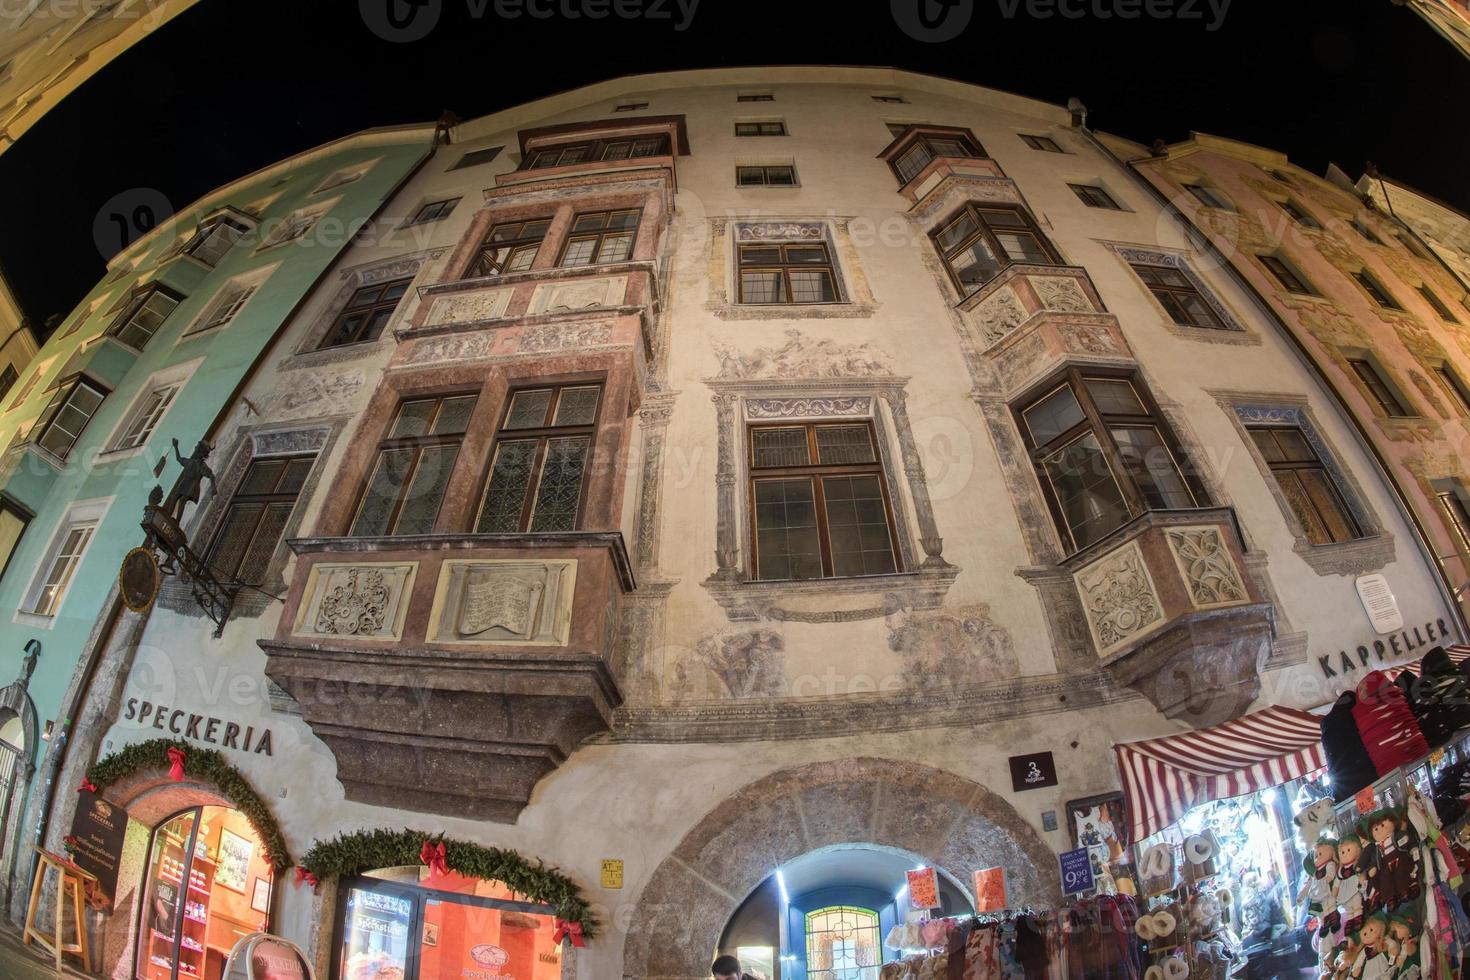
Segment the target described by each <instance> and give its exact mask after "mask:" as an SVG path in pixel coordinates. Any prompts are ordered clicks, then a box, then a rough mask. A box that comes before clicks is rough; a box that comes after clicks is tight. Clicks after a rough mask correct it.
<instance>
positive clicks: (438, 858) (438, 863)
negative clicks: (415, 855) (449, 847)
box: [419, 840, 449, 878]
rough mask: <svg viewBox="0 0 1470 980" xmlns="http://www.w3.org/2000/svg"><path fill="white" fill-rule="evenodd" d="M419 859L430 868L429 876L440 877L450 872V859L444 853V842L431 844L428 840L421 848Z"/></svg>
mask: <svg viewBox="0 0 1470 980" xmlns="http://www.w3.org/2000/svg"><path fill="white" fill-rule="evenodd" d="M419 861H420V862H421V863H423V864H425V865H428V868H429V877H431V878H438V877H442V876H444V875H447V874H449V861H448V858H447V857H446V855H445V853H444V842H443V841H442V840H441V841H440V842H439V843H438V844H431V843H429V842H428V841H427V840H425V841H424V846H423V847H421V848H419Z"/></svg>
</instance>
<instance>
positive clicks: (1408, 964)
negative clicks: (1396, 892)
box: [1388, 910, 1420, 980]
mask: <svg viewBox="0 0 1470 980" xmlns="http://www.w3.org/2000/svg"><path fill="white" fill-rule="evenodd" d="M1388 935H1389V938H1390V939H1392V940H1393V941H1394V943H1396V944H1397V946H1398V954H1397V955H1396V956H1395V957H1394V961H1393V970H1394V973H1393V976H1394V980H1419V978H1420V967H1419V923H1418V916H1416V915H1415V914H1414V913H1413V912H1412V911H1405V910H1401V911H1399V912H1398V913H1397V914H1395V915H1393V916H1391V917H1390V918H1389V920H1388Z"/></svg>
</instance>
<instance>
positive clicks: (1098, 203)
mask: <svg viewBox="0 0 1470 980" xmlns="http://www.w3.org/2000/svg"><path fill="white" fill-rule="evenodd" d="M1067 186H1068V187H1070V188H1072V193H1074V194H1076V195H1077V198H1078V199H1079V200H1080V201H1081V202H1082V203H1083V204H1085V205H1087V206H1088V207H1090V208H1103V209H1105V210H1108V211H1121V210H1123V209H1122V208H1121V207H1119V206H1118V202H1117V201H1115V200H1113V198H1112V195H1110V194H1109V193H1108V192H1107V191H1105V190H1103V189H1102V188H1101V187H1097V186H1095V185H1093V184H1068V185H1067Z"/></svg>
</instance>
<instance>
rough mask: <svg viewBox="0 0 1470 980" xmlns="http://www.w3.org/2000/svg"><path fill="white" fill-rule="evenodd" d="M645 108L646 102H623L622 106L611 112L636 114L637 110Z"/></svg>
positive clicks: (646, 106)
mask: <svg viewBox="0 0 1470 980" xmlns="http://www.w3.org/2000/svg"><path fill="white" fill-rule="evenodd" d="M647 108H648V103H647V102H624V103H623V104H622V105H620V106H618V107H617V108H616V109H614V110H613V112H637V111H638V110H639V109H647Z"/></svg>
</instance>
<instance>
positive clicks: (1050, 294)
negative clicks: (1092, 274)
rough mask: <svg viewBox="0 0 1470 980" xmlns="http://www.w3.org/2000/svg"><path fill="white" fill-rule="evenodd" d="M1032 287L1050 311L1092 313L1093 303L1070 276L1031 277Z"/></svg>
mask: <svg viewBox="0 0 1470 980" xmlns="http://www.w3.org/2000/svg"><path fill="white" fill-rule="evenodd" d="M1028 278H1029V279H1030V281H1031V286H1032V288H1033V289H1035V290H1036V295H1037V297H1039V298H1040V299H1041V302H1042V303H1043V304H1044V305H1045V306H1046V308H1047V309H1048V310H1059V311H1061V312H1063V313H1091V312H1093V309H1092V302H1091V300H1089V299H1088V298H1087V294H1086V293H1084V292H1083V291H1082V287H1081V286H1079V285H1077V280H1076V279H1073V278H1071V277H1069V276H1030V277H1028Z"/></svg>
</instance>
